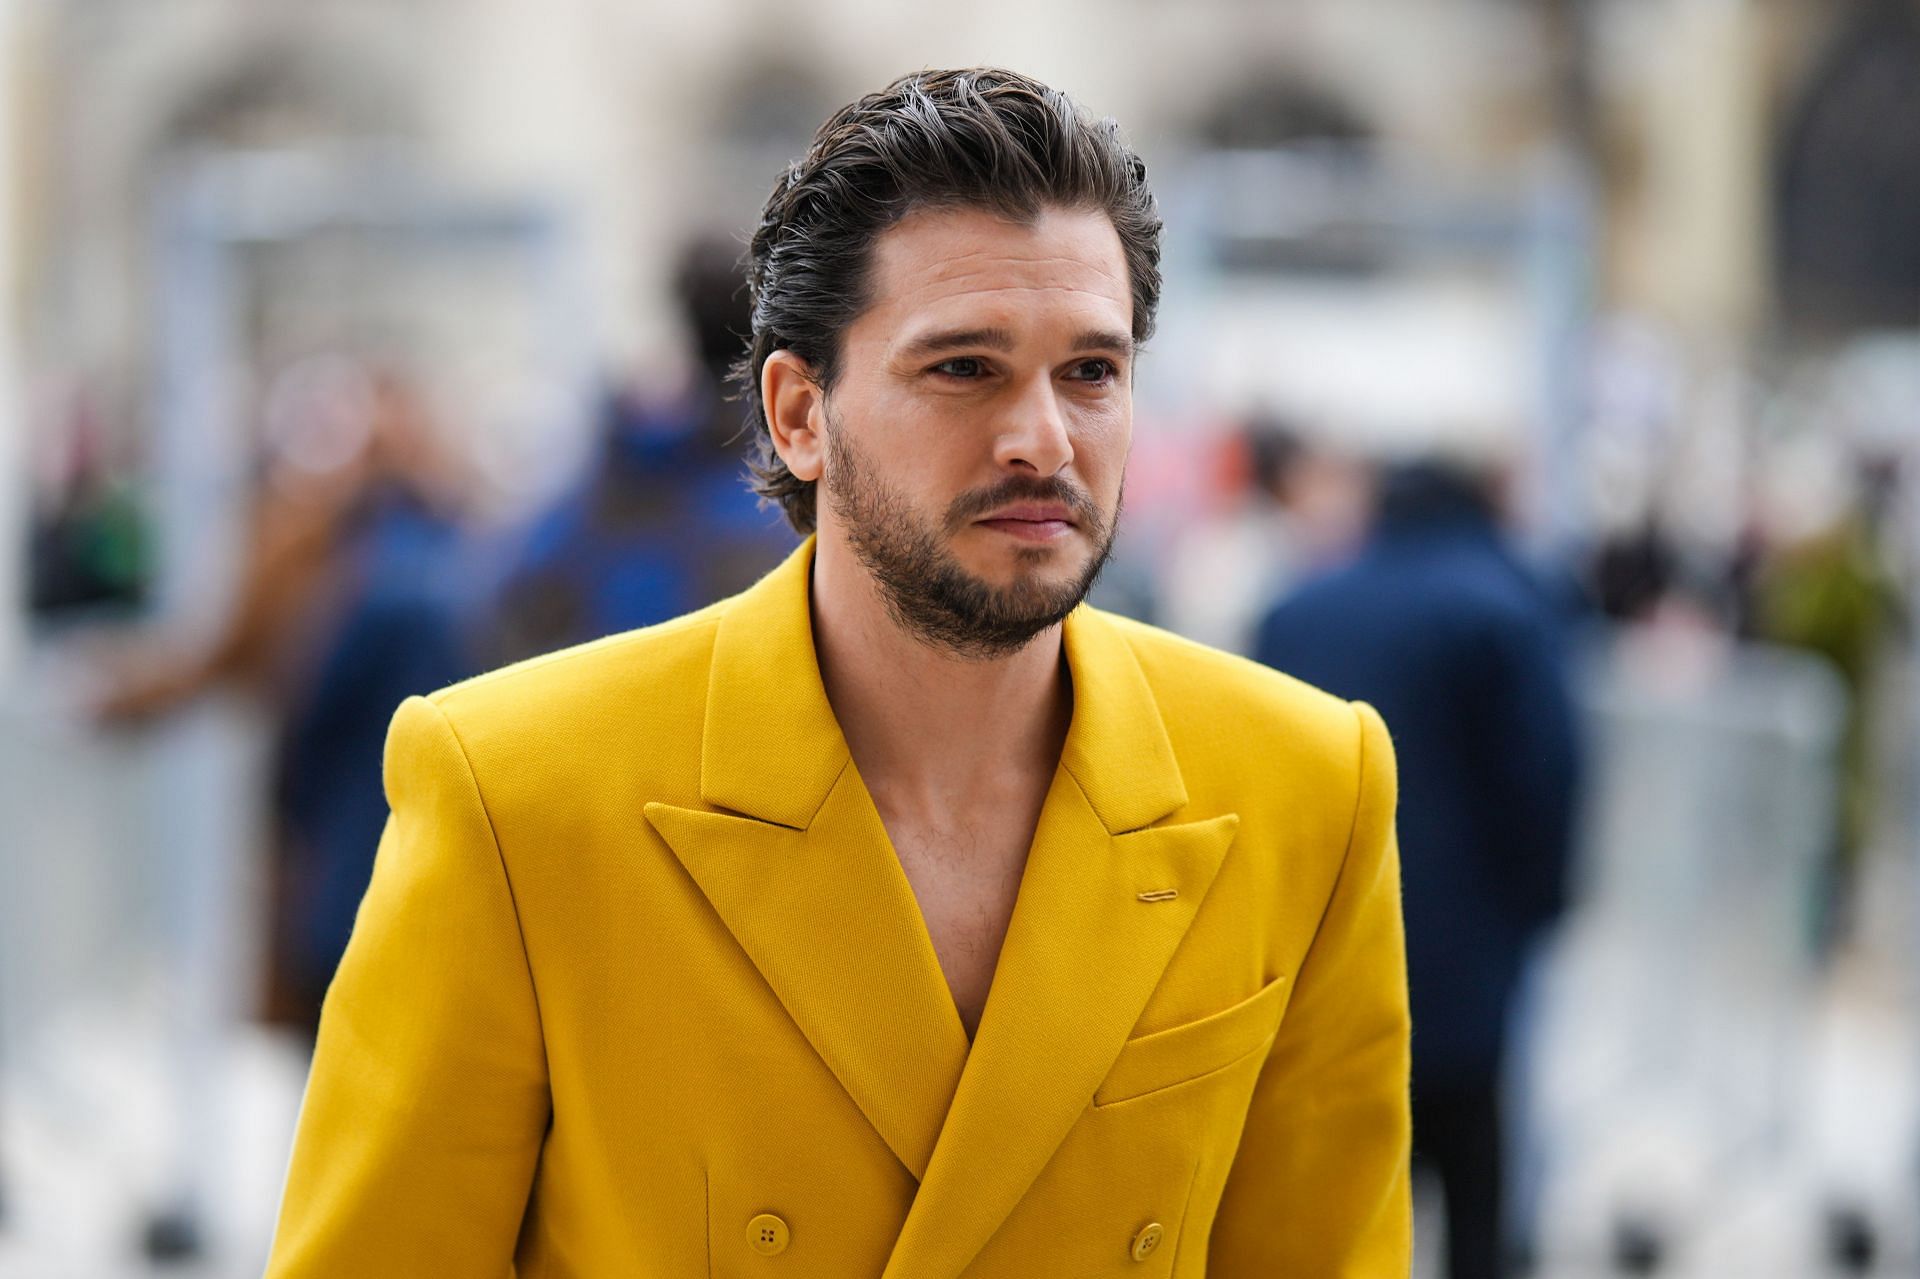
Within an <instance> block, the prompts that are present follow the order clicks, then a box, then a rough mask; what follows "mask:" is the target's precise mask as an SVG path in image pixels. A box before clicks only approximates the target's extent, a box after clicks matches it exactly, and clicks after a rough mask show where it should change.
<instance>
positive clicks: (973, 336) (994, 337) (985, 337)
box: [900, 328, 1013, 360]
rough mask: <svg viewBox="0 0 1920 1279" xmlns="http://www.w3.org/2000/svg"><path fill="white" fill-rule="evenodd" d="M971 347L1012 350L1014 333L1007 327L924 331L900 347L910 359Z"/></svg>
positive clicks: (905, 356)
mask: <svg viewBox="0 0 1920 1279" xmlns="http://www.w3.org/2000/svg"><path fill="white" fill-rule="evenodd" d="M968 347H971V348H973V349H975V350H979V349H980V348H982V347H985V348H986V349H987V350H989V351H1011V350H1012V349H1013V334H1012V333H1010V332H1008V331H1007V330H1006V329H1001V328H985V329H943V330H940V331H939V332H936V333H923V334H921V335H920V336H919V337H917V338H914V339H913V340H912V341H911V342H908V343H907V344H906V345H905V346H903V347H901V348H900V354H901V355H902V356H903V357H904V358H906V359H909V360H918V359H923V358H925V357H926V356H929V355H939V354H940V353H942V352H943V351H957V350H962V349H965V348H968Z"/></svg>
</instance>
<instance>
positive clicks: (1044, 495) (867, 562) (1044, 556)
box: [821, 422, 1120, 661]
mask: <svg viewBox="0 0 1920 1279" xmlns="http://www.w3.org/2000/svg"><path fill="white" fill-rule="evenodd" d="M821 488H822V489H823V490H824V491H825V495H826V498H827V500H828V502H830V503H831V504H832V506H833V509H834V511H835V513H836V514H837V515H839V517H840V520H841V523H842V524H844V525H845V526H846V530H847V541H848V543H849V545H851V546H852V548H853V553H854V556H855V558H857V559H858V560H859V561H860V563H861V565H862V566H863V567H864V568H865V569H866V570H867V572H868V573H869V574H871V575H872V577H873V580H874V581H875V583H877V584H878V585H879V587H880V598H881V602H882V603H883V604H884V605H885V607H886V610H887V613H888V615H889V616H890V617H892V619H893V621H894V623H895V624H896V625H897V626H899V627H900V628H901V629H902V630H904V631H906V632H907V633H908V634H909V635H912V636H914V637H915V638H916V639H918V640H920V641H921V642H923V643H925V644H928V645H931V646H932V647H934V648H939V649H943V650H945V651H946V652H948V653H951V654H953V655H954V656H956V657H962V658H966V659H968V660H972V661H985V660H988V659H991V658H996V657H1004V656H1006V655H1008V654H1010V653H1013V652H1016V651H1018V650H1019V649H1021V648H1024V647H1025V646H1026V644H1027V642H1028V641H1029V640H1031V639H1033V637H1034V636H1036V635H1038V634H1039V633H1040V632H1042V631H1044V630H1046V629H1047V628H1048V627H1050V626H1056V625H1058V624H1059V623H1060V622H1062V621H1064V620H1065V619H1066V616H1067V614H1069V613H1071V612H1072V611H1073V610H1074V609H1075V608H1076V607H1077V606H1078V605H1079V604H1080V601H1082V600H1084V599H1085V598H1086V597H1087V592H1088V591H1090V590H1092V589H1093V583H1094V580H1095V579H1096V578H1098V577H1099V576H1100V570H1101V569H1103V568H1105V567H1106V564H1107V560H1108V559H1109V558H1110V557H1111V556H1112V554H1113V538H1114V531H1115V528H1116V527H1117V525H1118V524H1119V515H1120V502H1119V501H1118V500H1117V499H1116V500H1115V502H1114V510H1113V515H1112V516H1111V517H1103V516H1102V515H1101V512H1100V508H1099V506H1098V505H1096V504H1095V502H1094V500H1093V498H1092V496H1091V495H1090V494H1089V493H1088V492H1087V491H1086V490H1085V489H1083V488H1081V487H1080V486H1079V485H1077V484H1075V483H1073V482H1072V481H1071V480H1064V479H1061V478H1059V477H1058V476H1054V477H1041V476H1037V475H1034V476H1028V475H1013V476H1009V477H1007V478H1006V479H1004V480H1001V481H1000V482H999V483H997V484H993V485H990V486H989V487H987V488H983V489H973V490H970V491H968V492H966V493H962V494H961V495H960V496H959V497H957V498H955V499H954V500H953V502H952V503H951V504H950V505H949V506H948V508H947V512H946V515H945V517H944V519H943V520H942V522H941V524H940V525H939V526H937V527H936V526H935V525H934V524H933V523H932V522H931V521H929V520H927V519H925V518H923V517H922V516H921V515H920V513H919V512H917V511H915V510H914V509H913V506H912V504H911V503H910V502H909V501H908V500H907V498H906V496H905V495H904V494H902V493H901V492H900V491H899V490H898V489H895V488H893V487H892V486H891V485H889V484H888V483H887V482H886V481H885V480H884V479H883V478H882V477H881V476H880V475H878V474H877V473H876V472H875V470H874V468H873V466H872V465H871V464H870V463H868V462H867V460H866V459H865V458H863V457H862V456H861V454H860V453H859V451H858V450H856V449H855V448H854V446H853V444H852V443H851V442H850V441H849V440H848V439H847V435H846V432H845V431H844V430H843V429H841V427H840V425H839V424H838V423H831V422H830V423H829V430H828V432H827V457H826V468H825V472H824V474H823V475H822V476H821ZM1017 501H1055V502H1061V503H1064V504H1065V505H1066V506H1067V508H1068V509H1069V510H1071V511H1072V512H1073V517H1074V520H1075V521H1076V523H1077V524H1078V525H1079V527H1080V529H1081V531H1082V532H1084V533H1085V534H1086V535H1087V537H1088V538H1089V539H1090V540H1091V541H1092V542H1093V545H1094V547H1095V553H1094V554H1093V555H1092V556H1091V557H1090V558H1089V559H1088V561H1087V564H1086V567H1085V568H1083V569H1082V570H1081V571H1080V573H1079V574H1078V575H1077V576H1075V577H1073V578H1071V579H1069V580H1066V581H1059V580H1049V579H1047V578H1044V577H1042V576H1041V570H1042V568H1043V566H1044V565H1046V564H1047V563H1048V562H1049V561H1050V560H1051V559H1053V558H1054V556H1055V555H1056V554H1057V552H1054V551H1051V550H1049V549H1046V548H1043V547H1037V546H1035V547H1021V548H1019V549H1018V550H1016V551H1015V552H1014V556H1015V575H1014V579H1013V580H1012V581H1011V582H1009V583H1008V584H1007V585H1005V586H995V585H993V584H991V583H989V582H985V581H982V580H981V579H980V578H978V577H976V576H974V575H973V574H972V573H969V572H968V571H967V570H966V569H965V568H963V567H961V565H960V562H959V561H958V560H956V559H955V558H954V557H953V553H952V552H951V551H950V550H949V549H948V545H947V539H949V538H951V537H953V536H954V535H955V534H957V533H959V532H960V531H962V530H963V529H965V528H966V527H967V525H968V524H970V523H971V522H972V521H973V520H975V519H977V518H979V517H980V516H982V515H987V514H989V513H991V512H993V511H995V510H997V509H999V508H1000V507H1002V506H1005V505H1006V504H1008V503H1009V502H1017Z"/></svg>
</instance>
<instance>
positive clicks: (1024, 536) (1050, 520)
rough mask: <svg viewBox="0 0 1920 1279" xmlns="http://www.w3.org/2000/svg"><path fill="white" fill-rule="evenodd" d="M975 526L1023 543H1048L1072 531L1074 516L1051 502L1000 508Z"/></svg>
mask: <svg viewBox="0 0 1920 1279" xmlns="http://www.w3.org/2000/svg"><path fill="white" fill-rule="evenodd" d="M976 522H977V523H980V524H984V525H986V526H987V527H988V528H990V529H994V530H996V531H998V532H1001V533H1007V534H1010V535H1012V536H1014V537H1017V538H1020V539H1021V540H1022V541H1028V542H1048V541H1052V540H1053V539H1054V538H1056V537H1060V536H1062V535H1064V534H1066V533H1067V532H1068V531H1070V530H1071V529H1072V528H1073V526H1074V525H1073V512H1072V511H1071V510H1069V509H1068V508H1067V507H1066V506H1064V505H1061V504H1059V503H1054V502H1040V503H1030V504H1026V505H1020V506H1007V507H1002V508H1001V509H1000V510H997V511H995V512H994V513H993V514H992V515H989V516H986V517H984V518H982V519H980V520H978V521H976Z"/></svg>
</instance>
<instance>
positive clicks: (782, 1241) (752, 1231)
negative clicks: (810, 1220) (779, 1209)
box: [747, 1212, 793, 1257]
mask: <svg viewBox="0 0 1920 1279" xmlns="http://www.w3.org/2000/svg"><path fill="white" fill-rule="evenodd" d="M792 1237H793V1235H792V1232H791V1231H789V1230H788V1229H787V1223H786V1222H784V1221H782V1220H780V1218H778V1217H776V1216H774V1215H773V1214H772V1213H770V1212H763V1213H761V1214H760V1215H759V1216H758V1217H755V1218H754V1219H753V1220H752V1221H749V1222H748V1223H747V1242H748V1243H750V1244H752V1245H753V1250H754V1251H755V1252H757V1253H759V1254H761V1255H762V1256H765V1257H773V1256H778V1255H779V1254H780V1253H783V1252H785V1251H786V1250H787V1241H788V1240H789V1239H791V1238H792Z"/></svg>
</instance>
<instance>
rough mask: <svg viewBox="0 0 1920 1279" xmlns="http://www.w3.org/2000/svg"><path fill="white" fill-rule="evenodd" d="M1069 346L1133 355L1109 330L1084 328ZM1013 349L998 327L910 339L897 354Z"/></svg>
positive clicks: (1123, 338) (1129, 344) (1124, 337)
mask: <svg viewBox="0 0 1920 1279" xmlns="http://www.w3.org/2000/svg"><path fill="white" fill-rule="evenodd" d="M1072 345H1073V349H1074V350H1076V351H1106V352H1110V353H1112V354H1115V355H1119V356H1121V357H1123V358H1126V357H1131V356H1132V355H1133V338H1132V337H1131V336H1130V335H1128V334H1125V333H1115V332H1113V331H1112V330H1110V329H1084V330H1082V331H1081V332H1079V333H1076V334H1074V335H1073V344H1072ZM1013 346H1014V341H1013V334H1012V333H1011V332H1009V331H1008V330H1006V329H1002V328H981V329H943V330H940V331H938V332H935V333H924V334H922V335H920V336H919V337H917V338H914V339H913V340H912V341H910V342H908V343H907V344H906V345H905V346H903V347H901V348H900V354H901V357H902V358H903V359H908V360H920V359H925V358H926V357H927V356H930V355H940V354H943V353H944V352H947V351H958V350H966V349H969V348H971V349H973V350H980V349H982V348H984V349H986V350H989V351H1011V350H1012V349H1013Z"/></svg>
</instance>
